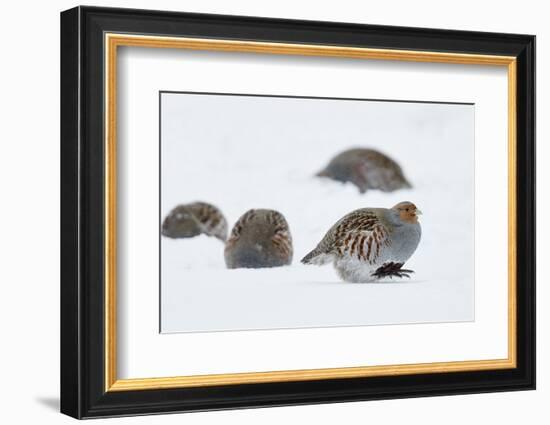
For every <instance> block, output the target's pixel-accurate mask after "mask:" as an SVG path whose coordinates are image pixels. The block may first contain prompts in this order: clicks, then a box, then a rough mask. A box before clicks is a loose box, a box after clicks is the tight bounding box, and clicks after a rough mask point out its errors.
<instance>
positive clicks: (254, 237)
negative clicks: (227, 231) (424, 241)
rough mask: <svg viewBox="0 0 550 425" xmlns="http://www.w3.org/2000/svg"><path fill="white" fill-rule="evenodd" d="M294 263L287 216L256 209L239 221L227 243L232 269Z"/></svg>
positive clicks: (227, 257) (227, 255) (227, 259)
mask: <svg viewBox="0 0 550 425" xmlns="http://www.w3.org/2000/svg"><path fill="white" fill-rule="evenodd" d="M291 262H292V237H291V235H290V229H289V227H288V223H287V222H286V220H285V218H284V216H283V215H282V214H281V213H280V212H278V211H274V210H267V209H252V210H249V211H247V212H246V213H244V214H243V215H242V216H241V218H239V220H238V221H237V223H235V226H234V227H233V229H232V230H231V235H230V236H229V239H228V240H227V243H226V244H225V264H226V265H227V268H229V269H236V268H262V267H279V266H285V265H288V264H290V263H291Z"/></svg>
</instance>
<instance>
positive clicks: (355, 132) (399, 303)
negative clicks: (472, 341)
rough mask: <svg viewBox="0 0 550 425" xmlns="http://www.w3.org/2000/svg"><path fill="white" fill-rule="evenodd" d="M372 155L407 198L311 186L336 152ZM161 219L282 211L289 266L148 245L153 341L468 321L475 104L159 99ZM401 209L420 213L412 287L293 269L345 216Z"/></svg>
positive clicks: (219, 249)
mask: <svg viewBox="0 0 550 425" xmlns="http://www.w3.org/2000/svg"><path fill="white" fill-rule="evenodd" d="M356 146H364V147H372V148H376V149H379V150H380V151H382V152H385V153H387V154H388V155H390V156H391V157H392V158H394V159H395V160H396V161H398V162H399V163H400V164H401V165H402V167H403V169H404V172H405V175H406V176H407V178H408V179H409V180H410V181H411V183H412V184H413V189H407V190H400V191H397V192H393V193H382V192H378V191H369V192H367V193H366V194H363V195H361V194H360V193H359V191H358V190H357V188H356V187H355V186H353V185H351V184H346V185H342V184H340V183H337V182H333V181H330V180H326V179H320V178H317V177H314V174H315V173H316V172H317V171H319V170H320V169H321V168H322V167H323V166H324V165H325V164H326V163H327V162H328V160H329V159H330V158H331V157H332V156H334V155H335V154H337V153H339V152H340V151H342V150H344V149H347V148H350V147H356ZM161 161H162V162H161V164H162V167H161V191H162V192H161V217H160V220H161V221H162V219H163V218H164V217H165V216H166V215H167V214H168V212H169V211H170V210H171V209H172V208H173V207H174V206H176V205H177V204H180V203H187V202H192V201H197V200H201V201H206V202H210V203H213V204H214V205H216V206H217V207H219V208H220V209H221V211H222V212H223V213H224V215H225V216H226V218H227V220H228V223H229V226H230V228H231V227H232V226H233V224H234V223H235V221H236V220H237V219H238V218H239V217H240V215H242V214H243V213H244V212H245V211H247V210H248V209H250V208H272V209H276V210H278V211H280V212H281V213H283V214H284V215H285V217H286V219H287V221H288V223H289V225H290V230H291V233H292V237H293V242H294V260H293V264H292V265H291V266H288V267H281V268H273V269H257V270H247V269H238V270H227V269H226V268H225V264H224V258H223V243H222V242H220V241H219V240H217V239H215V238H212V237H207V236H199V237H196V238H192V239H181V240H172V239H169V238H164V237H163V238H161V329H162V332H196V331H219V330H246V329H278V328H279V329H280V328H303V327H328V326H361V325H374V324H398V323H425V322H454V321H471V320H473V319H474V106H473V105H448V104H420V103H404V102H374V101H342V100H319V99H315V100H311V99H291V98H269V97H247V96H214V95H190V94H166V93H165V94H163V95H162V143H161ZM403 200H409V201H412V202H414V203H415V204H416V205H417V206H418V208H420V209H421V210H422V212H423V215H422V216H421V224H422V240H421V242H420V245H419V247H418V249H417V251H416V253H415V254H414V255H413V257H412V258H411V259H410V260H409V262H407V264H406V268H409V269H413V270H415V272H416V273H415V274H414V275H413V276H412V279H410V280H408V279H394V280H387V281H384V282H381V283H374V284H350V283H343V282H341V281H340V280H339V278H338V276H337V275H336V273H335V271H334V270H333V268H332V266H331V265H326V266H305V265H302V264H300V263H299V261H300V259H301V258H302V257H303V256H304V255H305V254H307V253H308V252H309V251H310V250H311V249H313V248H314V247H315V245H316V244H317V243H318V242H319V240H320V239H321V238H322V236H323V235H324V233H325V232H326V231H327V230H328V228H329V227H330V226H331V225H332V224H333V223H334V222H335V221H336V220H338V219H339V218H340V217H342V216H343V215H344V214H346V213H348V212H350V211H352V210H354V209H356V208H362V207H391V206H393V205H394V204H396V203H398V202H400V201H403Z"/></svg>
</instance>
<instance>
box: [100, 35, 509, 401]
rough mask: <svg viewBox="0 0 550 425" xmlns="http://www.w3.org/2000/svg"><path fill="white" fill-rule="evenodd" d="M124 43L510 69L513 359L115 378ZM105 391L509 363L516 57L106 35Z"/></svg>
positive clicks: (451, 369) (504, 365) (486, 367)
mask: <svg viewBox="0 0 550 425" xmlns="http://www.w3.org/2000/svg"><path fill="white" fill-rule="evenodd" d="M119 46H133V47H151V48H169V49H190V50H209V51H228V52H246V53H263V54H279V55H302V56H324V57H340V58H355V59H374V60H397V61H409V62H436V63H450V64H469V65H494V66H505V67H507V71H508V357H507V358H505V359H495V360H470V361H455V362H436V363H418V364H399V365H382V366H362V367H343V368H327V369H305V370H284V371H270V372H251V373H229V374H214V375H193V376H175V377H165V378H138V379H117V371H116V361H117V356H116V354H117V353H116V340H117V339H116V335H117V334H116V329H117V325H116V276H117V272H116V264H117V256H116V234H117V229H116V208H117V204H116V199H117V196H116V187H117V182H116V162H117V157H116V122H117V121H116V117H117V111H116V98H117V48H118V47H119ZM105 76H106V78H105V81H106V83H105V123H106V124H105V134H104V137H105V140H104V143H105V235H104V236H105V276H104V277H105V391H135V390H151V389H167V388H181V387H204V386H213V385H235V384H252V383H267V382H285V381H308V380H319V379H337V378H352V377H355V378H356V377H375V376H389V375H394V376H395V375H410V374H415V373H446V372H464V371H481V370H495V369H511V368H515V367H516V366H517V353H516V337H517V336H516V330H517V329H516V328H517V321H516V314H517V313H516V308H517V299H516V285H517V281H516V253H517V244H516V243H517V233H516V232H517V231H516V199H517V198H516V150H517V147H516V144H517V141H516V136H517V134H516V85H517V74H516V58H515V57H513V56H493V55H478V54H462V53H444V52H424V51H410V50H392V49H370V48H359V47H340V46H328V45H308V44H288V43H266V42H256V41H235V40H216V39H200V38H178V37H160V36H146V35H128V34H115V33H106V34H105Z"/></svg>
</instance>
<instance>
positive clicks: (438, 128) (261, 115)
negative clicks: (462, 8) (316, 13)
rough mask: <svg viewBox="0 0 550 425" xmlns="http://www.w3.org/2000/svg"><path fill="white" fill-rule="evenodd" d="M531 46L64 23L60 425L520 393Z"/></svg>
mask: <svg viewBox="0 0 550 425" xmlns="http://www.w3.org/2000/svg"><path fill="white" fill-rule="evenodd" d="M534 70H535V37H534V36H531V35H518V34H495V33H479V32H465V31H450V30H434V29H419V28H404V27H388V26H370V25H358V24H344V23H330V22H312V21H295V20H282V19H265V18H252V17H239V16H221V15H203V14H188V13H176V12H161V11H144V10H130V9H109V8H95V7H77V8H74V9H71V10H68V11H65V12H63V13H62V14H61V115H62V122H61V164H62V169H61V193H62V205H61V207H62V208H61V210H62V217H61V220H62V230H61V249H62V252H61V254H62V277H61V411H62V412H63V413H65V414H68V415H70V416H73V417H76V418H91V417H105V416H121V415H138V414H152V413H163V412H188V411H199V410H215V409H231V408H242V407H258V406H276V405H292V404H307V403H325V402H327V403H328V402H338V401H352V400H372V399H385V398H399V397H416V396H429V395H449V394H464V393H478V392H489V391H511V390H525V389H534V388H535V217H534V215H535V181H534V178H535V169H534V166H535V152H534V147H535V134H534V129H535V125H534V122H535V108H534V105H535V103H534V100H535V75H534V74H535V71H534Z"/></svg>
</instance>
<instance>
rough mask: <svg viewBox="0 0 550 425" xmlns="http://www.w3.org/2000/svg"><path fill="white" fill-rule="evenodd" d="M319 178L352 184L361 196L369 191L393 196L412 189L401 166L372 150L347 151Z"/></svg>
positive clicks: (334, 159)
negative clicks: (400, 190)
mask: <svg viewBox="0 0 550 425" xmlns="http://www.w3.org/2000/svg"><path fill="white" fill-rule="evenodd" d="M317 176H319V177H328V178H330V179H332V180H336V181H339V182H342V183H346V182H350V183H353V184H354V185H355V186H357V187H358V188H359V192H360V193H365V192H366V191H367V190H369V189H378V190H381V191H383V192H392V191H394V190H397V189H402V188H409V187H411V184H410V183H409V182H408V181H407V179H406V178H405V175H404V174H403V171H402V170H401V167H400V166H399V164H397V162H395V161H394V160H393V159H391V158H389V157H388V156H386V155H384V154H383V153H380V152H378V151H376V150H373V149H362V148H356V149H349V150H347V151H344V152H342V153H340V154H338V155H336V156H335V157H334V158H332V160H331V161H330V162H329V163H328V165H327V166H326V167H325V168H324V169H323V170H321V171H320V172H319V173H317Z"/></svg>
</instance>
